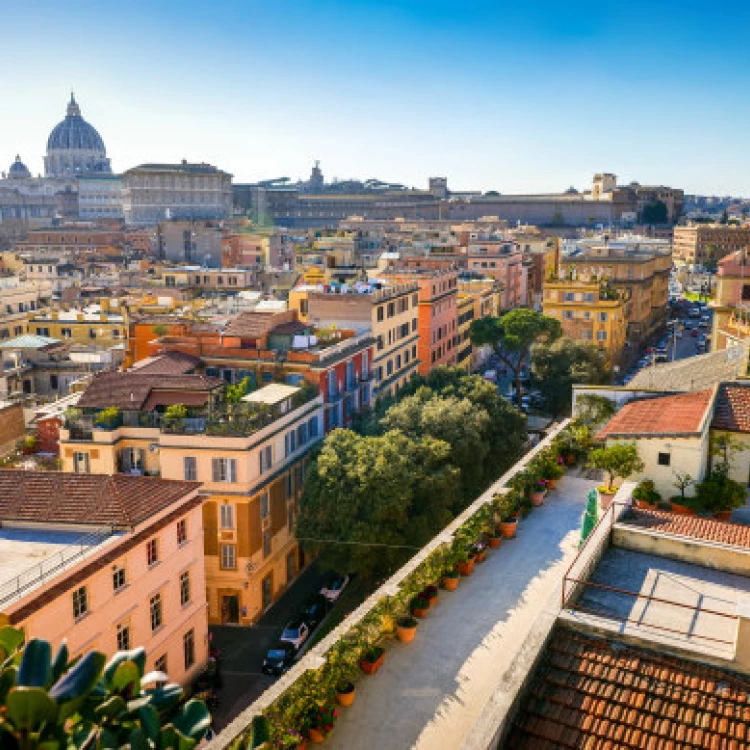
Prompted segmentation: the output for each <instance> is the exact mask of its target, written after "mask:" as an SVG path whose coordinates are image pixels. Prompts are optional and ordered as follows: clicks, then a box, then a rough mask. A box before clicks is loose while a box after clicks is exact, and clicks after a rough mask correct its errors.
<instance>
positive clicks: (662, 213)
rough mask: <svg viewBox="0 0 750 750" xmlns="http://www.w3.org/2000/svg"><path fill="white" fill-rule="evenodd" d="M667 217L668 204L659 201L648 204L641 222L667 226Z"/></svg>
mask: <svg viewBox="0 0 750 750" xmlns="http://www.w3.org/2000/svg"><path fill="white" fill-rule="evenodd" d="M667 217H668V212H667V204H666V203H665V202H664V201H660V200H658V199H657V200H653V201H650V202H649V203H647V204H646V205H645V206H644V207H643V211H641V220H642V221H643V222H644V224H666V223H667Z"/></svg>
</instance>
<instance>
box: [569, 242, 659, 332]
mask: <svg viewBox="0 0 750 750" xmlns="http://www.w3.org/2000/svg"><path fill="white" fill-rule="evenodd" d="M671 269H672V255H671V253H670V252H667V251H664V250H661V249H657V248H649V247H647V246H643V247H640V246H633V247H612V246H611V245H607V244H602V245H593V246H589V247H586V248H584V249H580V250H577V251H575V252H574V253H572V254H570V255H566V256H565V257H564V258H562V259H561V261H560V276H561V277H564V278H567V279H571V278H572V279H576V280H579V281H608V282H609V283H610V284H611V285H612V286H614V287H616V288H620V289H624V290H627V292H628V294H629V308H628V332H627V338H628V341H630V342H631V343H632V344H638V343H639V342H640V341H643V340H644V339H645V338H648V336H650V335H651V334H652V333H654V332H655V331H656V330H658V328H659V327H660V326H662V325H663V324H664V322H665V320H666V317H667V302H668V300H669V274H670V271H671Z"/></svg>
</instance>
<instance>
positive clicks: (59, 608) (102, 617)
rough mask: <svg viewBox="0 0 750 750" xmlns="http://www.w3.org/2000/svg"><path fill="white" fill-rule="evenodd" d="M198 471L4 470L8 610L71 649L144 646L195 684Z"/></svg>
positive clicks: (165, 667) (201, 624)
mask: <svg viewBox="0 0 750 750" xmlns="http://www.w3.org/2000/svg"><path fill="white" fill-rule="evenodd" d="M199 486H200V484H199V483H198V482H182V481H169V480H164V479H152V478H147V477H136V476H126V475H114V476H107V475H105V474H62V473H54V472H34V471H31V472H27V471H24V472H21V471H15V470H0V613H1V616H0V619H2V620H3V621H6V622H9V623H10V624H11V625H13V626H15V627H20V628H22V629H23V630H24V632H25V634H26V638H27V639H29V638H34V637H37V638H44V639H46V640H48V641H50V642H51V643H52V647H53V649H56V648H57V647H58V646H59V645H60V643H61V642H62V641H63V640H65V641H67V644H68V648H69V649H70V653H71V655H72V656H77V655H78V654H81V653H83V652H86V651H91V650H95V651H101V652H103V653H104V654H106V655H107V656H111V655H112V654H114V653H115V652H116V651H118V650H123V649H130V648H135V647H139V646H142V647H143V648H145V649H146V654H147V657H148V661H147V671H150V670H153V669H157V670H161V671H164V672H166V673H167V674H168V675H169V678H170V680H172V681H174V682H179V683H180V684H183V685H187V684H188V683H190V682H191V681H192V679H193V678H194V677H195V676H196V675H197V673H198V672H199V671H200V670H201V669H202V668H203V667H204V665H205V663H206V659H207V651H208V622H207V616H206V614H207V613H206V583H205V574H204V564H203V523H202V513H201V498H200V497H199V496H198V488H199Z"/></svg>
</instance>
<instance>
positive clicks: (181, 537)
mask: <svg viewBox="0 0 750 750" xmlns="http://www.w3.org/2000/svg"><path fill="white" fill-rule="evenodd" d="M186 541H187V519H186V518H181V519H180V520H179V521H178V522H177V544H178V545H182V544H185V542H186Z"/></svg>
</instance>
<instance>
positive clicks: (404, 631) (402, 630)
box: [396, 625, 417, 643]
mask: <svg viewBox="0 0 750 750" xmlns="http://www.w3.org/2000/svg"><path fill="white" fill-rule="evenodd" d="M416 634H417V626H416V625H415V626H414V627H413V628H409V627H404V626H403V625H396V637H397V638H398V639H399V640H400V641H401V643H411V642H412V641H413V640H414V636H415V635H416Z"/></svg>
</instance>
